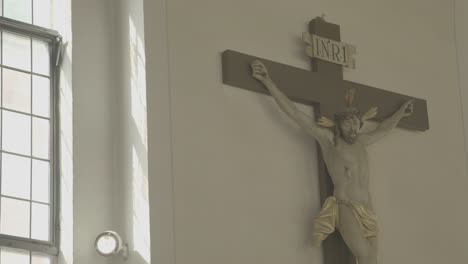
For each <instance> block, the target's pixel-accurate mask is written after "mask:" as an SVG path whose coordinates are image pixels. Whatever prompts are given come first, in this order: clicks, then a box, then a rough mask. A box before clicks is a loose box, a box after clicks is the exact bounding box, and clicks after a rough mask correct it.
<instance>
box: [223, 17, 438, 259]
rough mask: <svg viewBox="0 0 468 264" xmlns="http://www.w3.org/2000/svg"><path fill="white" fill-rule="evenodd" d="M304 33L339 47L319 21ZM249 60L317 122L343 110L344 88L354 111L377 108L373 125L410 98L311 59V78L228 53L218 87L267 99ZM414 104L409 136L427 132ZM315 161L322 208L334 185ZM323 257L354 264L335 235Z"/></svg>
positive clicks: (335, 32)
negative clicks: (351, 96)
mask: <svg viewBox="0 0 468 264" xmlns="http://www.w3.org/2000/svg"><path fill="white" fill-rule="evenodd" d="M309 32H310V33H311V34H315V35H318V36H321V37H324V38H328V39H332V40H335V41H340V27H339V26H338V25H335V24H332V23H328V22H325V21H324V20H323V19H321V18H316V19H314V20H312V21H311V22H310V24H309ZM254 60H261V61H262V62H263V63H264V64H265V65H266V67H267V68H268V71H269V73H270V76H272V79H273V80H274V81H275V83H276V84H277V85H278V87H280V88H281V89H282V91H283V92H284V93H285V94H286V95H287V96H288V97H289V98H291V99H292V100H294V101H296V102H299V103H303V104H308V105H314V106H315V108H314V109H315V115H316V116H317V117H319V116H321V115H324V116H326V117H328V118H333V114H334V113H335V112H340V111H343V110H345V103H344V95H345V92H346V91H347V89H349V88H354V89H355V90H356V96H355V99H354V105H355V106H356V107H358V108H359V109H360V110H361V111H362V110H367V109H369V108H370V107H373V106H377V107H378V108H379V113H378V115H377V116H376V117H375V118H374V121H382V120H383V119H385V118H386V117H389V116H390V115H391V114H393V112H394V111H395V110H396V109H398V107H399V106H400V105H401V104H402V103H403V102H405V101H407V100H408V99H410V98H412V97H410V96H406V95H403V94H398V93H394V92H390V91H386V90H382V89H379V88H375V87H371V86H367V85H363V84H358V83H354V82H350V81H346V80H343V71H342V66H340V65H337V64H334V63H331V62H327V61H322V60H318V59H311V64H312V72H310V71H306V70H303V69H300V68H296V67H292V66H288V65H285V64H281V63H277V62H273V61H269V60H266V59H262V58H258V57H254V56H250V55H246V54H242V53H239V52H235V51H232V50H226V51H224V52H223V54H222V65H223V83H224V84H227V85H230V86H234V87H238V88H242V89H247V90H250V91H254V92H258V93H263V94H267V91H266V89H265V88H264V87H263V85H262V84H261V83H260V82H258V81H257V80H255V79H254V78H252V72H251V68H250V63H251V62H252V61H254ZM413 99H415V102H414V109H415V111H414V113H413V114H412V115H411V116H409V117H407V118H404V119H402V120H401V121H400V123H399V124H398V126H399V127H401V128H406V129H411V130H418V131H425V130H427V129H429V120H428V114H427V103H426V101H425V100H423V99H418V98H413ZM318 157H319V163H318V167H319V185H320V199H321V202H322V203H323V202H324V201H325V199H326V198H327V197H328V196H331V195H333V183H332V182H331V178H330V176H329V174H328V171H327V169H326V166H325V162H324V160H323V158H322V153H321V151H320V148H318ZM323 251H324V262H325V264H355V263H356V261H355V259H354V257H353V255H352V254H351V252H350V251H349V249H348V248H347V247H346V245H345V243H344V242H343V239H342V238H341V236H340V234H339V233H337V232H335V233H334V234H332V235H331V236H329V237H328V238H327V239H326V240H325V241H324V243H323Z"/></svg>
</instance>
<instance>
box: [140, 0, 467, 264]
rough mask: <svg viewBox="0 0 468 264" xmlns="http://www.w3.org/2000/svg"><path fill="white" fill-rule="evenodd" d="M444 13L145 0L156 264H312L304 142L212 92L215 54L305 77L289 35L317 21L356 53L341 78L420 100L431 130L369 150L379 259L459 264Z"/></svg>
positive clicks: (457, 177) (265, 113) (359, 5)
mask: <svg viewBox="0 0 468 264" xmlns="http://www.w3.org/2000/svg"><path fill="white" fill-rule="evenodd" d="M162 10H165V11H162ZM453 12H454V9H453V3H452V2H451V1H444V0H429V1H427V0H424V1H423V0H415V1H409V2H408V1H404V0H396V1H386V2H383V1H378V2H376V1H368V0H360V1H352V2H350V1H344V0H342V1H324V0H315V1H294V3H291V2H284V1H266V0H259V1H246V0H238V1H229V0H201V1H188V0H170V1H169V0H166V1H164V0H146V1H145V39H146V47H147V49H146V54H147V80H148V81H147V84H148V109H149V110H148V116H149V119H148V122H149V123H148V127H149V164H150V166H149V175H150V181H149V184H150V190H151V192H150V204H151V231H152V234H151V236H152V239H154V240H153V241H152V242H153V243H152V254H153V261H159V262H161V263H177V264H182V263H191V264H192V263H221V262H222V263H241V262H242V263H264V262H265V263H266V262H268V263H292V262H294V263H316V262H315V261H318V259H319V258H320V254H319V252H318V251H316V250H313V249H309V244H308V243H307V239H308V237H309V234H310V233H309V232H308V230H309V227H310V222H311V218H312V216H313V215H314V214H316V213H317V211H318V190H317V185H316V166H315V162H316V161H315V160H316V157H315V149H314V147H315V144H314V142H313V141H312V140H310V139H308V138H307V137H306V136H305V135H304V134H303V133H302V132H301V131H299V130H298V129H297V128H296V127H295V126H294V125H293V124H292V122H290V121H289V120H287V118H286V117H285V116H284V115H282V114H280V113H279V112H278V109H277V108H276V106H275V105H274V103H273V101H272V100H271V99H270V98H267V97H264V96H261V95H257V94H253V93H250V92H247V91H243V90H240V89H236V88H232V87H228V86H224V85H222V83H221V64H220V52H222V51H223V50H225V49H234V50H237V51H241V52H245V53H248V54H252V55H256V56H259V57H263V58H267V59H271V60H275V61H278V62H282V63H287V64H290V65H292V66H297V67H302V68H305V69H309V64H308V60H307V59H306V57H305V55H304V54H303V52H302V50H303V44H302V43H301V42H300V40H299V38H300V35H301V32H302V31H305V30H306V29H307V26H306V25H307V23H308V22H309V21H310V20H311V19H312V18H313V17H314V16H318V15H321V14H322V13H326V14H327V17H326V19H327V20H328V21H330V22H333V23H338V24H341V25H342V39H343V40H344V41H346V42H349V43H353V44H355V45H356V46H357V47H358V56H357V63H358V64H357V65H358V66H357V69H356V70H354V71H347V72H346V73H345V78H346V79H348V80H352V81H355V82H359V83H363V84H368V85H372V86H376V87H379V88H382V89H387V90H391V91H395V92H400V93H404V94H408V95H411V96H415V97H420V98H424V99H426V100H427V101H428V107H429V118H430V130H429V131H426V132H424V133H417V132H410V131H405V130H400V129H398V130H396V131H395V132H393V133H392V134H391V135H390V136H389V137H388V138H387V139H385V140H384V141H382V142H381V143H379V144H376V145H375V146H373V147H372V148H371V149H370V150H369V152H370V159H371V160H370V162H371V168H370V169H371V175H372V182H371V185H372V186H371V187H372V192H373V198H374V204H375V206H376V208H377V209H376V211H377V214H378V215H379V218H380V229H381V233H380V238H379V239H380V244H381V246H380V249H381V253H380V258H381V263H416V264H419V263H421V264H422V263H424V264H428V263H461V262H463V261H464V260H465V259H466V258H467V257H468V252H467V251H466V250H464V245H465V244H466V243H465V238H466V237H467V235H468V228H463V226H464V223H466V222H467V220H468V212H467V211H466V210H465V209H463V208H465V206H464V202H465V201H466V200H467V199H468V194H467V193H466V192H465V191H464V190H465V189H466V186H467V184H468V178H467V177H466V172H467V171H466V158H467V157H466V155H465V151H464V146H463V144H462V142H464V134H463V125H462V111H461V105H460V98H459V89H458V83H457V77H458V76H457V62H456V54H455V42H454V24H453V22H454V21H453ZM149 14H151V15H152V17H149ZM155 14H158V15H160V16H156V15H155ZM157 22H159V23H157ZM148 25H151V27H149V26H148ZM165 51H167V52H168V53H167V54H164V52H165ZM317 89H319V87H318V88H317ZM358 96H359V95H358ZM164 100H169V102H167V101H164ZM337 100H341V98H337ZM168 125H169V127H167V126H168ZM158 147H161V149H162V150H160V149H159V150H158V149H157V148H158ZM162 161H164V162H165V163H163V162H162ZM152 164H154V165H152ZM168 164H170V165H168ZM164 240H165V241H166V242H167V243H163V241H164ZM156 241H157V243H156Z"/></svg>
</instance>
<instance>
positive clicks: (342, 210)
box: [251, 61, 413, 264]
mask: <svg viewBox="0 0 468 264" xmlns="http://www.w3.org/2000/svg"><path fill="white" fill-rule="evenodd" d="M251 67H252V76H253V77H254V78H255V79H257V80H259V81H260V82H262V83H263V85H264V86H265V87H266V88H267V89H268V90H269V91H270V93H271V95H272V96H273V97H274V99H275V100H276V102H277V103H278V105H279V107H280V108H281V110H282V111H283V112H285V113H286V114H287V115H288V116H289V117H290V118H292V119H293V120H294V121H295V122H296V123H297V124H298V125H299V126H300V127H301V128H303V129H304V130H305V132H306V133H307V134H308V135H310V136H312V137H313V138H314V139H315V140H316V141H317V142H318V144H319V145H320V148H321V150H322V153H323V159H324V161H325V164H326V166H327V169H328V172H329V174H330V176H331V179H332V182H333V185H334V194H333V196H332V197H329V198H328V199H327V200H326V201H325V203H324V205H323V207H322V210H321V212H320V214H319V216H318V217H317V218H316V219H315V221H314V227H313V228H314V233H313V238H314V243H316V244H320V243H321V242H322V241H323V240H325V239H326V238H327V236H328V235H329V234H331V233H333V232H334V231H335V230H338V231H339V232H340V233H341V236H342V237H343V240H344V241H345V243H346V245H347V246H348V247H349V249H350V250H351V252H352V254H353V255H354V256H355V257H356V259H357V262H358V263H359V264H376V263H377V220H376V217H375V215H374V213H373V210H372V205H371V198H370V193H369V165H368V156H367V151H366V147H367V146H369V145H370V144H373V143H374V142H376V141H378V140H379V139H381V138H382V137H384V136H385V135H387V134H388V133H389V132H390V131H391V130H392V129H393V128H395V127H396V125H397V124H398V122H399V121H400V119H401V118H403V117H406V116H409V115H411V114H412V113H413V101H412V100H409V101H407V102H406V103H404V104H403V105H402V106H401V107H400V108H399V109H398V110H396V111H395V113H394V114H393V115H392V116H390V117H389V118H387V119H386V120H384V121H383V122H381V123H380V125H379V126H378V127H377V128H376V129H375V130H373V131H370V132H366V133H362V132H360V129H361V127H362V125H363V122H365V121H366V120H367V119H370V118H372V117H374V116H375V115H376V114H377V108H371V109H370V110H369V111H368V112H366V113H365V114H363V115H361V114H360V113H359V111H358V110H357V109H355V108H353V107H352V106H351V104H352V100H353V94H347V95H346V97H345V99H346V102H347V107H348V109H347V111H345V112H342V113H337V114H335V116H334V120H330V119H327V118H321V119H319V121H318V122H316V121H315V120H313V118H311V117H310V116H308V115H307V114H305V113H303V112H301V111H300V110H298V109H297V108H296V106H295V105H294V103H293V102H292V101H291V100H290V99H289V98H288V97H287V96H286V95H285V94H284V93H283V92H281V90H280V89H278V87H276V85H275V83H274V82H273V80H272V79H271V78H270V76H269V74H268V71H267V69H266V67H265V65H264V64H263V63H262V62H260V61H254V62H253V63H252V64H251Z"/></svg>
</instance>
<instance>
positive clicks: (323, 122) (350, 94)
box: [317, 89, 377, 128]
mask: <svg viewBox="0 0 468 264" xmlns="http://www.w3.org/2000/svg"><path fill="white" fill-rule="evenodd" d="M355 93H356V90H355V89H349V90H348V91H347V92H346V94H345V103H346V111H344V112H339V113H336V114H335V116H334V119H335V120H331V119H329V118H327V117H324V116H322V117H320V118H319V119H318V121H317V124H318V125H320V126H322V127H326V128H333V127H335V126H336V123H337V122H340V121H341V120H344V119H347V118H349V117H353V116H356V117H358V118H359V119H360V120H361V121H362V122H364V121H366V120H369V119H372V118H374V117H375V116H376V115H377V107H371V108H370V109H369V110H367V112H366V113H365V114H363V115H361V113H360V112H359V110H358V109H357V108H355V107H353V101H354V95H355Z"/></svg>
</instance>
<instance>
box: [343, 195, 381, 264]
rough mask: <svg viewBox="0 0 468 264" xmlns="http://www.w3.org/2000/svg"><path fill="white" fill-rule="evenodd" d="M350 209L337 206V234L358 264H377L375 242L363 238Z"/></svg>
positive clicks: (345, 206)
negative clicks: (338, 233)
mask: <svg viewBox="0 0 468 264" xmlns="http://www.w3.org/2000/svg"><path fill="white" fill-rule="evenodd" d="M351 210H352V209H351V207H349V206H348V205H345V204H340V205H339V227H338V229H339V232H340V233H341V236H342V237H343V240H344V241H345V243H346V245H347V246H348V247H349V249H350V250H351V253H353V255H354V256H355V257H356V259H357V260H358V264H377V241H376V239H375V238H372V239H367V238H365V237H364V235H363V233H362V230H361V227H360V226H359V223H358V222H357V220H356V218H355V217H354V215H353V213H352V211H351Z"/></svg>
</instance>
